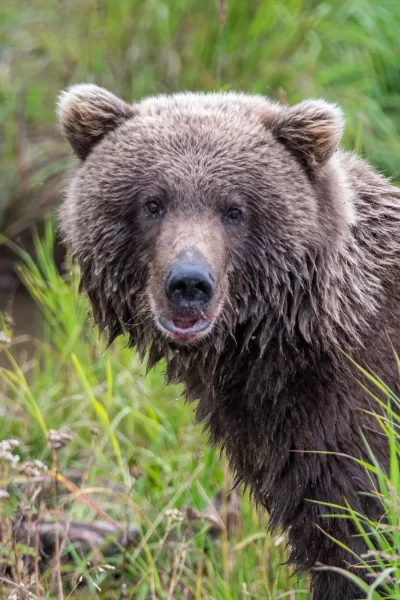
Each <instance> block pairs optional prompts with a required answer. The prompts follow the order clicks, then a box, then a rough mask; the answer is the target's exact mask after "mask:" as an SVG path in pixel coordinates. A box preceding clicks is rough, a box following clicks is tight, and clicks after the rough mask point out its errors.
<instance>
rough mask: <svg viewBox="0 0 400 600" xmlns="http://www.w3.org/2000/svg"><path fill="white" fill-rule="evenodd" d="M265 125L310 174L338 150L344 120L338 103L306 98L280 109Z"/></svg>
mask: <svg viewBox="0 0 400 600" xmlns="http://www.w3.org/2000/svg"><path fill="white" fill-rule="evenodd" d="M267 125H268V126H269V127H270V129H271V130H272V132H273V133H274V135H275V137H276V139H278V140H279V141H280V142H282V143H283V144H285V146H286V147H287V148H288V150H290V151H291V152H293V154H295V156H296V157H297V158H298V160H300V162H301V163H302V164H303V165H304V167H305V168H306V169H307V171H308V172H309V173H310V175H312V174H314V173H315V172H316V171H317V170H318V168H319V167H321V166H323V165H324V164H325V163H326V162H327V161H328V160H329V159H330V158H331V156H332V155H333V154H334V153H335V151H336V150H337V148H338V146H339V142H340V140H341V137H342V133H343V128H344V119H343V114H342V111H341V110H340V108H339V107H338V106H335V105H334V104H328V103H327V102H324V101H323V100H307V101H305V102H301V103H300V104H296V105H295V106H287V107H284V108H282V110H281V111H280V113H279V115H278V116H277V117H275V118H274V119H273V121H272V122H271V121H270V122H268V123H267Z"/></svg>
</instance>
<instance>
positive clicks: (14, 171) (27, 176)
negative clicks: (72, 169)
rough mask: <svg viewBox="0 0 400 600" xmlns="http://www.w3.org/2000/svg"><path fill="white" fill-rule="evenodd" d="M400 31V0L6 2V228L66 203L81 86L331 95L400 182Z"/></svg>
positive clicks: (2, 115)
mask: <svg viewBox="0 0 400 600" xmlns="http://www.w3.org/2000/svg"><path fill="white" fill-rule="evenodd" d="M399 28H400V4H399V2H398V1H397V0H381V1H380V2H373V1H371V0H352V1H351V2H333V1H330V2H329V1H324V2H323V1H320V0H284V1H283V2H267V1H266V0H251V1H249V2H242V1H241V0H229V1H227V0H218V1H217V2H215V0H190V1H189V2H188V1H186V0H175V1H174V2H172V1H171V0H149V1H146V2H144V1H143V0H118V2H115V1H114V0H79V1H77V0H61V1H60V0H57V1H56V0H34V2H33V3H26V2H23V1H21V0H5V1H4V2H2V5H1V7H0V39H1V40H2V43H1V46H0V122H1V123H2V125H3V129H4V134H5V135H4V142H3V143H2V144H1V146H2V147H1V155H2V156H1V161H0V164H1V167H0V169H1V170H0V175H1V179H2V185H1V186H0V224H1V226H2V229H3V233H5V234H6V235H14V234H15V233H16V232H17V231H19V230H21V229H22V228H23V227H25V226H26V224H27V222H29V220H30V219H31V218H33V217H37V215H38V212H39V213H42V212H43V210H44V208H46V207H47V206H48V205H49V204H53V203H54V201H55V200H56V199H57V197H58V194H59V191H60V188H61V185H60V178H59V175H60V173H62V171H63V170H64V168H65V163H66V157H67V148H66V145H65V144H64V143H63V142H61V141H60V138H59V136H58V135H57V134H56V128H55V113H54V105H55V100H56V97H57V95H58V93H59V92H60V90H61V89H63V88H65V87H66V86H68V85H70V84H71V83H76V82H88V81H89V82H90V81H92V82H96V83H97V84H99V85H103V86H105V87H108V88H110V89H111V90H113V91H114V92H115V93H116V94H120V95H121V96H123V97H124V98H125V99H127V100H129V99H131V100H132V101H133V100H139V99H140V98H142V97H143V96H146V95H151V94H155V93H166V92H173V91H177V90H185V89H191V90H205V91H207V90H216V89H224V90H227V89H238V90H244V91H247V92H256V93H261V94H266V95H268V96H271V97H272V98H275V99H277V98H278V97H279V90H280V89H282V90H284V93H285V95H286V98H287V100H288V102H290V103H294V102H296V101H299V100H303V99H304V98H307V97H321V96H322V97H325V98H326V99H328V100H330V101H333V102H336V103H338V104H340V105H341V106H342V107H343V109H344V111H345V113H346V117H347V120H348V128H347V131H346V138H345V144H346V146H347V147H348V148H354V147H355V148H357V150H358V151H360V152H361V153H363V154H364V155H365V156H366V157H368V159H369V160H370V161H371V162H372V163H373V164H375V165H377V166H378V168H380V169H382V170H384V171H385V173H386V174H388V175H392V176H394V177H395V178H397V180H399V179H400V169H399V161H398V156H399V155H400V138H399V135H398V131H399V130H400V110H399V108H400V67H399V62H398V56H399V55H400V36H399V35H398V32H399Z"/></svg>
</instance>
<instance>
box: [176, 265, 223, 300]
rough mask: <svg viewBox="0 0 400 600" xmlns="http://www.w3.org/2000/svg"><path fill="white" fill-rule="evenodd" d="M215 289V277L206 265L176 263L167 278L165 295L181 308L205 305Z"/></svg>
mask: <svg viewBox="0 0 400 600" xmlns="http://www.w3.org/2000/svg"><path fill="white" fill-rule="evenodd" d="M214 290H215V282H214V278H213V276H212V275H211V273H210V271H209V269H208V268H207V266H206V265H196V264H184V263H183V264H182V263H176V264H175V265H174V266H173V267H172V269H171V271H170V272H169V273H168V275H167V277H166V279H165V295H166V296H167V298H168V300H169V301H170V302H171V303H172V304H174V305H175V306H178V307H179V308H199V307H201V306H204V304H207V302H209V301H210V300H211V298H212V297H213V294H214Z"/></svg>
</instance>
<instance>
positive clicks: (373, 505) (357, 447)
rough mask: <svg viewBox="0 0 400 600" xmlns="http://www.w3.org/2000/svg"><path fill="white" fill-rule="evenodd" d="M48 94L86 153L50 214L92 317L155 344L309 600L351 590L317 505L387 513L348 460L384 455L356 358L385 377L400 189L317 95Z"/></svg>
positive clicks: (345, 595)
mask: <svg viewBox="0 0 400 600" xmlns="http://www.w3.org/2000/svg"><path fill="white" fill-rule="evenodd" d="M58 111H59V118H60V121H61V125H62V129H63V131H64V134H65V136H66V138H67V140H68V141H69V143H70V144H71V146H72V149H73V151H74V153H75V154H76V156H77V157H78V159H79V161H78V163H77V166H76V169H75V171H74V172H73V175H72V177H71V179H70V182H69V185H68V190H67V194H66V198H65V200H64V202H63V205H62V208H61V210H60V220H61V228H62V232H63V235H64V238H65V241H66V243H67V245H68V246H69V247H70V248H71V249H72V254H73V255H74V256H75V257H76V258H77V259H78V261H79V263H80V267H81V278H82V280H81V288H82V290H83V291H84V292H85V293H86V294H87V295H88V297H89V299H90V302H91V305H92V308H93V315H94V319H95V321H96V323H97V324H98V326H99V328H100V330H101V331H103V330H105V329H106V330H107V331H108V336H109V340H110V343H111V342H112V341H113V340H114V339H115V338H116V337H117V336H119V335H121V334H124V333H126V334H128V336H129V340H130V345H131V346H132V347H136V348H137V350H138V352H139V355H140V357H141V358H142V359H143V358H145V356H147V359H148V367H149V368H151V367H153V365H155V364H156V363H157V362H158V361H159V360H161V359H165V361H166V380H167V382H183V384H184V386H185V395H186V398H187V399H188V400H190V401H192V400H196V401H197V410H196V416H197V421H198V422H199V423H204V424H205V425H206V427H207V428H208V431H209V434H210V441H211V443H212V444H216V445H219V446H220V447H221V448H222V449H223V452H224V453H225V454H226V456H227V458H228V460H229V463H230V466H231V468H232V470H233V472H234V473H235V476H236V482H237V483H238V484H239V483H243V484H244V485H245V486H247V487H249V488H250V490H251V492H252V495H253V498H254V500H255V501H256V502H257V503H259V504H262V505H263V506H265V508H266V509H267V511H268V512H269V519H270V520H269V523H270V527H271V528H272V529H273V528H276V527H280V528H282V529H283V530H284V531H286V532H287V536H288V540H289V547H290V561H291V563H292V564H294V566H295V568H296V570H297V571H299V572H310V574H311V582H312V583H311V585H312V590H313V598H314V600H350V599H351V598H362V597H364V596H365V594H363V593H362V592H360V590H359V589H358V588H357V586H356V585H355V584H354V583H352V582H351V581H350V580H349V579H348V578H347V577H344V576H342V575H341V574H339V573H337V572H333V571H332V570H329V569H328V570H326V569H318V565H327V566H332V567H340V568H344V569H350V570H351V568H352V565H354V563H355V562H357V559H356V558H355V555H357V556H360V555H362V554H363V553H364V551H365V547H364V544H363V541H362V539H361V538H360V536H357V531H356V528H355V527H354V525H353V524H352V523H351V521H349V520H348V519H344V518H333V517H332V516H331V514H330V515H329V513H332V512H335V511H336V512H338V513H340V509H334V508H332V507H329V506H327V505H326V504H324V503H332V504H334V505H338V506H343V505H345V503H346V502H348V503H349V504H350V505H351V506H352V507H353V509H354V510H355V511H358V512H359V513H361V514H364V515H367V516H368V517H369V518H370V519H373V520H374V519H378V518H379V517H380V516H381V512H382V507H381V505H380V502H379V501H378V500H377V499H376V497H375V498H374V496H373V494H371V493H370V492H371V491H372V490H373V482H372V481H371V478H370V476H369V475H368V473H367V472H366V470H365V469H364V467H363V466H362V465H360V462H359V461H357V460H354V459H363V460H367V461H370V460H371V457H370V454H369V452H370V451H372V452H373V453H374V455H375V457H376V459H377V460H379V461H380V462H381V463H382V464H383V465H386V464H387V460H388V459H387V455H388V450H387V440H386V439H385V437H384V436H383V435H382V430H381V429H380V427H379V425H378V423H377V420H376V417H375V416H374V415H373V414H371V413H373V411H374V410H376V405H375V402H374V400H373V399H371V396H370V395H369V394H368V393H367V392H366V391H365V389H363V387H362V386H361V385H360V382H359V381H358V380H359V379H360V375H359V371H357V369H356V367H354V366H353V361H355V362H356V363H358V364H360V365H363V366H364V367H365V366H368V367H370V368H371V369H373V370H374V372H376V373H378V374H379V376H380V377H381V378H382V379H383V380H384V381H385V383H386V384H387V385H388V386H391V387H392V388H393V389H395V388H396V386H397V385H398V372H397V367H396V360H395V357H394V352H393V346H394V347H395V348H396V345H397V349H399V341H400V336H399V334H400V272H399V271H400V190H399V189H397V188H396V187H394V186H392V185H391V184H390V183H389V182H388V181H387V180H386V179H385V178H384V177H382V176H381V175H379V174H377V173H376V172H375V171H374V170H373V169H372V168H371V167H370V166H368V165H367V164H366V163H365V162H363V161H362V160H361V159H359V158H357V157H356V156H354V155H353V154H350V153H347V152H343V151H341V150H339V149H338V146H339V142H340V139H341V136H342V131H343V117H342V113H341V111H340V109H339V108H338V107H336V106H334V105H330V104H328V103H326V102H324V101H322V100H310V101H305V102H302V103H300V104H298V105H295V106H286V105H280V104H277V103H274V102H272V101H270V100H268V99H267V98H264V97H261V96H252V95H245V94H239V93H216V94H200V93H182V94H177V95H172V96H156V97H154V98H149V99H145V100H143V101H141V102H139V103H137V104H128V103H125V102H124V101H122V100H120V99H118V98H116V97H115V96H114V95H113V94H111V93H110V92H108V91H106V90H104V89H102V88H99V87H97V86H95V85H76V86H73V87H71V88H70V89H68V90H67V91H65V92H64V93H62V94H61V96H60V98H59V105H58ZM349 356H350V357H351V359H352V360H350V358H349ZM367 445H368V446H369V448H368V447H367ZM363 492H364V493H363ZM365 492H367V493H365ZM368 492H369V493H368ZM332 538H335V539H337V540H339V542H340V544H345V545H346V546H348V547H350V548H351V550H352V551H353V553H354V554H355V555H354V554H353V555H352V554H351V553H349V552H347V551H346V550H344V549H343V546H342V545H340V544H337V543H335V542H334V541H333V540H332ZM359 572H360V570H358V573H359ZM367 580H368V578H367Z"/></svg>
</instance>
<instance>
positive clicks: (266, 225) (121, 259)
mask: <svg viewBox="0 0 400 600" xmlns="http://www.w3.org/2000/svg"><path fill="white" fill-rule="evenodd" d="M59 116H60V120H61V124H62V127H63V130H64V132H65V135H66V137H67V139H68V140H69V142H70V143H71V145H72V147H73V149H74V151H75V153H76V155H77V157H78V158H79V159H80V164H79V165H78V167H77V169H76V171H75V173H74V175H73V177H72V180H71V183H70V186H69V189H68V193H67V198H66V200H65V202H64V205H63V207H62V209H61V213H60V215H61V224H62V229H63V231H64V234H65V238H66V240H67V242H68V244H69V245H70V246H71V247H72V251H73V253H74V255H75V256H76V257H77V258H78V259H79V262H80V264H81V268H82V286H83V288H84V289H85V290H86V291H87V293H88V295H89V298H90V300H91V302H92V305H93V309H94V316H95V319H96V321H97V322H98V324H99V326H100V327H101V328H104V327H108V329H109V333H110V337H111V339H113V338H114V337H115V336H116V335H118V334H120V333H122V332H128V333H129V334H130V336H131V342H132V344H134V345H138V347H139V350H141V349H143V348H144V347H145V346H146V345H148V344H149V343H151V342H152V341H153V340H154V339H157V338H158V339H159V338H160V336H161V337H162V338H163V339H164V340H166V341H167V342H174V343H176V342H177V343H179V344H188V345H191V344H195V345H197V344H198V343H200V341H201V340H202V339H204V338H205V337H207V336H208V335H210V334H211V335H214V336H217V335H218V333H219V332H221V331H225V332H226V331H227V330H230V331H232V329H234V328H235V327H236V325H238V324H240V323H243V322H246V321H248V320H249V319H250V320H252V321H253V322H254V323H257V320H258V321H259V320H260V318H261V316H262V315H264V314H265V313H266V312H270V313H271V315H273V317H274V318H275V319H276V320H277V321H279V320H282V319H284V320H285V321H286V326H287V328H288V329H289V330H293V329H294V328H295V323H296V320H297V322H298V321H299V315H298V314H297V311H298V308H299V302H298V301H297V299H296V294H297V295H298V294H300V293H303V291H304V289H306V288H307V286H308V285H310V264H312V263H313V261H314V260H315V257H316V256H317V255H318V254H321V252H323V250H324V248H325V247H326V248H329V251H330V252H332V249H335V248H336V249H337V248H339V247H340V245H341V244H342V243H343V240H344V239H345V238H346V235H347V232H348V230H349V223H350V221H351V218H352V217H351V214H350V213H351V199H350V200H349V201H348V202H347V201H346V202H343V198H345V199H346V198H347V197H348V195H349V194H348V191H347V189H346V182H345V181H342V180H343V177H342V180H341V179H340V177H338V176H337V174H336V171H338V169H337V167H336V163H335V160H336V157H334V155H335V152H336V149H337V145H338V143H339V140H340V137H341V133H342V128H343V121H342V117H341V113H340V111H339V109H337V108H336V107H334V106H331V105H329V104H326V103H324V102H322V101H309V102H304V103H302V104H300V105H298V106H295V107H290V108H289V107H283V106H280V105H277V104H273V103H271V102H270V101H268V100H267V99H264V98H261V97H254V96H245V95H241V94H210V95H200V94H178V95H176V96H171V97H156V98H150V99H148V100H145V101H143V102H141V103H140V104H137V105H129V104H126V103H125V102H123V101H122V100H119V99H118V98H116V97H115V96H113V95H112V94H110V93H109V92H107V91H106V90H103V89H101V88H98V87H97V86H93V85H80V86H74V87H72V88H71V89H70V90H69V91H67V92H64V93H63V94H62V95H61V97H60V100H59ZM339 172H340V173H341V171H340V169H339ZM332 173H334V174H335V178H334V179H335V189H333V186H332V185H331V179H332ZM338 197H340V201H338ZM311 271H312V269H311ZM302 290H303V291H302ZM254 299H257V300H256V301H254ZM288 304H290V305H291V306H290V307H289V308H288ZM288 311H289V313H288ZM309 318H311V316H310V317H309ZM300 320H301V319H300ZM303 321H304V323H303V334H304V335H305V336H307V335H308V336H309V335H310V331H306V329H307V327H308V328H310V325H309V324H306V323H305V320H304V319H303Z"/></svg>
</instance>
